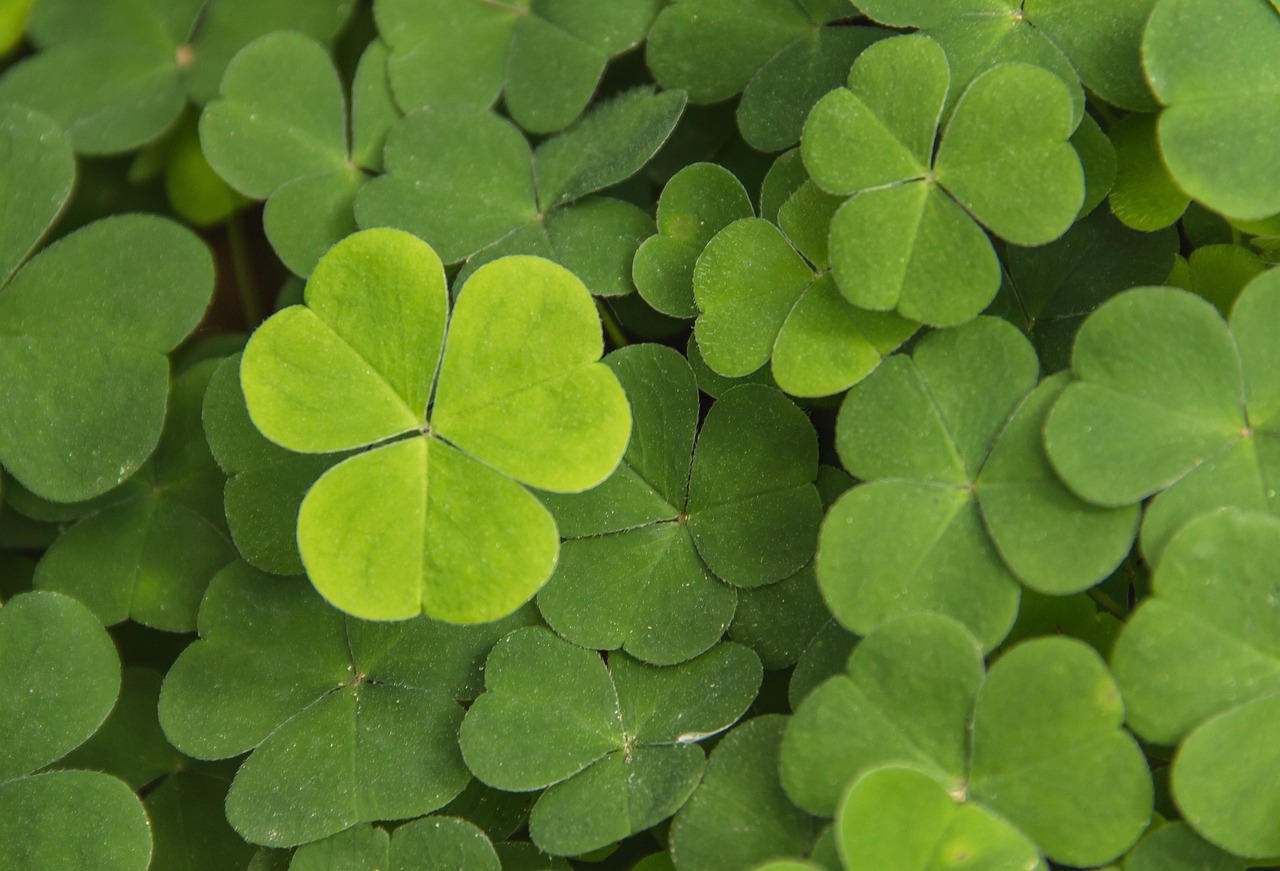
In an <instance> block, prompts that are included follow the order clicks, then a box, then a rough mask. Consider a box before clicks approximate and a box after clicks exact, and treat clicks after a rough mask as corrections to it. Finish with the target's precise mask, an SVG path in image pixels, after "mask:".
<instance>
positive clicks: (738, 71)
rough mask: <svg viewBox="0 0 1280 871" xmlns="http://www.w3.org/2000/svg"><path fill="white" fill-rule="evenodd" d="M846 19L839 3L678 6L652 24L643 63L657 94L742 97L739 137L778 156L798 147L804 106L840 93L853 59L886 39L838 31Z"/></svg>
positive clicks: (770, 0) (712, 99)
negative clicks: (656, 83) (656, 84)
mask: <svg viewBox="0 0 1280 871" xmlns="http://www.w3.org/2000/svg"><path fill="white" fill-rule="evenodd" d="M852 12H853V10H852V9H850V8H849V6H848V5H847V4H845V3H844V2H843V0H817V2H806V3H795V2H792V0H752V2H751V3H750V4H748V5H747V6H746V7H744V6H743V4H742V3H734V2H725V0H710V2H708V0H677V2H675V3H672V4H671V5H669V6H667V7H666V8H665V9H663V10H662V12H661V14H659V15H658V18H657V20H656V21H655V22H654V24H653V29H652V30H651V31H650V34H649V41H648V43H647V44H646V48H645V51H646V59H647V60H648V63H649V68H650V69H651V70H652V71H653V75H654V78H656V79H657V80H658V81H659V82H660V83H662V85H663V86H664V87H668V88H681V89H683V90H686V91H688V92H689V98H690V99H691V100H692V101H693V102H695V103H716V102H719V101H721V100H724V99H727V98H729V97H732V96H733V95H734V94H737V93H738V92H739V91H742V92H743V95H742V101H741V103H740V104H739V106H738V112H737V114H738V126H739V127H740V128H741V130H742V135H743V138H744V139H746V141H747V143H748V144H750V145H751V146H752V147H754V148H756V149H758V150H760V151H781V150H782V149H784V148H789V147H790V146H792V145H795V144H796V142H797V141H799V139H800V128H801V127H802V126H803V124H804V116H805V115H806V114H807V113H808V111H809V109H810V107H812V106H813V104H814V103H815V102H817V100H818V98H819V97H821V96H822V95H823V94H825V93H826V92H827V91H829V90H831V89H832V88H834V87H837V86H839V84H840V83H841V82H842V81H843V80H844V77H845V75H846V74H847V73H848V70H849V65H850V64H851V63H853V60H854V58H855V57H857V56H858V53H859V52H861V51H862V50H863V49H865V48H866V47H867V46H868V45H870V44H871V43H872V42H874V41H876V40H877V39H881V38H883V37H884V36H885V35H887V34H886V31H883V30H881V29H879V28H870V27H849V26H844V25H843V24H837V23H838V22H840V19H842V18H846V17H849V16H850V15H851V14H852Z"/></svg>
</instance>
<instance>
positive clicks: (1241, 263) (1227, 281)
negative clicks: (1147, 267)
mask: <svg viewBox="0 0 1280 871" xmlns="http://www.w3.org/2000/svg"><path fill="white" fill-rule="evenodd" d="M1266 270H1267V264H1266V261H1264V260H1263V259H1262V258H1261V257H1259V256H1258V255H1257V254H1255V253H1254V252H1253V251H1250V250H1249V249H1248V248H1246V247H1244V246H1243V245H1230V244H1220V245H1201V246H1200V247H1199V248H1197V249H1196V250H1194V251H1192V252H1191V254H1190V255H1189V256H1188V257H1187V258H1186V259H1185V260H1184V259H1182V258H1179V260H1178V262H1177V264H1176V265H1175V267H1174V269H1173V271H1172V272H1171V273H1170V274H1169V276H1168V278H1167V279H1166V282H1165V283H1166V284H1168V285H1170V286H1172V287H1181V288H1185V289H1186V290H1189V291H1191V292H1192V293H1195V294H1198V295H1199V296H1202V297H1204V298H1205V299H1207V300H1209V302H1211V303H1213V304H1214V306H1216V307H1217V309H1218V311H1220V312H1222V313H1223V314H1224V315H1227V314H1230V313H1231V309H1232V307H1233V306H1234V305H1235V302H1236V300H1237V299H1239V298H1240V294H1241V292H1242V291H1243V290H1244V289H1245V287H1247V286H1248V285H1249V282H1251V281H1253V279H1255V278H1257V277H1258V276H1259V275H1261V274H1262V273H1263V272H1266ZM1141 283H1142V284H1149V283H1150V282H1141Z"/></svg>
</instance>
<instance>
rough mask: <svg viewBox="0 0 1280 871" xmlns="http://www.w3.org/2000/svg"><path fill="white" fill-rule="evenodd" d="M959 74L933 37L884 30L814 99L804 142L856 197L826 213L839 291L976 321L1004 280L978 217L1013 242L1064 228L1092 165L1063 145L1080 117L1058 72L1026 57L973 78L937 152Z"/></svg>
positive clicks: (921, 314)
mask: <svg viewBox="0 0 1280 871" xmlns="http://www.w3.org/2000/svg"><path fill="white" fill-rule="evenodd" d="M952 81H953V79H952V75H951V71H950V68H949V66H948V59H947V56H946V55H945V54H944V53H943V51H942V48H941V47H940V46H939V45H938V44H937V43H936V42H934V41H933V40H931V39H929V38H928V37H926V36H921V35H910V36H900V37H895V38H894V39H888V40H884V41H882V42H879V43H877V44H875V45H873V46H871V47H870V48H869V49H867V50H866V51H865V52H863V53H862V55H860V56H859V58H858V60H857V61H856V62H855V63H854V65H853V68H852V69H851V70H850V71H849V82H848V86H847V87H845V88H840V89H837V90H835V91H832V92H831V93H830V94H828V95H827V96H825V97H823V98H822V100H820V101H819V102H818V104H817V105H816V106H815V107H814V109H813V111H812V112H811V113H810V114H809V118H808V120H807V121H806V122H805V129H804V135H803V137H802V138H801V141H800V148H801V153H802V155H803V157H804V164H805V167H806V168H807V169H808V171H809V173H810V175H811V176H812V177H813V180H814V181H815V182H817V183H818V185H819V186H820V187H822V188H823V189H824V190H826V191H828V192H830V193H832V194H838V195H841V196H850V195H852V196H850V198H849V200H848V201H847V202H846V203H845V204H844V205H843V206H841V208H840V210H839V211H838V212H837V213H836V215H835V217H834V218H833V219H832V223H831V269H832V274H833V275H834V277H835V281H836V284H837V286H838V287H839V288H840V291H841V293H843V294H844V295H845V297H846V298H847V299H848V300H849V301H850V302H852V303H853V304H855V305H857V306H860V307H862V308H869V309H877V310H894V309H896V310H897V311H898V312H900V313H901V314H902V315H903V316H905V317H908V318H911V319H913V320H918V321H922V322H924V323H927V324H931V325H934V326H948V325H954V324H959V323H963V322H964V321H967V320H969V319H971V318H973V317H974V316H976V315H977V314H978V313H979V312H981V311H982V309H983V308H985V307H986V305H987V304H988V303H989V302H991V300H992V298H993V297H994V296H995V294H996V291H997V290H998V289H999V287H1000V264H999V260H998V259H997V257H996V253H995V250H994V249H993V248H992V247H991V242H990V240H989V239H988V238H987V235H986V233H984V232H983V230H982V228H981V227H980V226H979V223H981V224H982V225H984V226H986V227H987V228H988V229H989V230H991V232H993V233H995V234H996V235H997V236H1000V237H1001V238H1003V239H1006V240H1008V241H1010V242H1013V243H1015V244H1018V245H1041V244H1044V243H1046V242H1051V241H1052V240H1054V239H1056V238H1058V237H1059V236H1061V235H1062V234H1063V233H1064V232H1066V230H1067V229H1068V228H1069V227H1070V226H1071V224H1072V223H1073V222H1074V221H1075V219H1076V216H1077V215H1078V214H1079V212H1080V207H1081V205H1082V203H1083V202H1084V172H1083V169H1082V167H1081V164H1080V158H1079V156H1078V155H1077V154H1076V151H1075V149H1074V148H1073V147H1072V146H1071V144H1070V143H1069V142H1068V140H1069V138H1070V137H1071V135H1072V133H1073V132H1074V130H1075V129H1076V125H1077V120H1078V119H1076V118H1074V117H1073V116H1072V112H1071V101H1070V99H1069V95H1068V92H1067V90H1066V88H1065V87H1064V86H1063V84H1062V82H1061V81H1060V80H1059V79H1058V78H1057V77H1056V76H1054V75H1053V74H1052V73H1049V72H1047V71H1045V70H1044V69H1041V68H1040V67H1035V66H1030V65H1028V64H1022V63H1013V64H1000V65H998V66H996V67H993V68H991V69H990V70H988V71H986V72H985V73H983V74H981V75H979V76H978V77H977V78H975V79H974V80H973V82H972V83H970V84H969V85H968V87H967V88H966V89H965V90H964V91H963V93H961V94H960V96H959V99H958V101H957V103H956V106H955V110H954V111H953V112H952V114H951V117H950V119H949V121H948V122H947V125H946V128H945V129H944V130H943V131H942V134H941V139H940V141H939V142H938V145H937V148H936V152H935V147H934V143H935V139H938V121H939V118H940V117H941V114H942V109H943V105H944V103H945V102H946V100H947V98H948V95H951V94H954V93H955V91H954V89H953V87H952ZM888 82H892V83H893V86H892V87H889V86H888V84H887V83H888Z"/></svg>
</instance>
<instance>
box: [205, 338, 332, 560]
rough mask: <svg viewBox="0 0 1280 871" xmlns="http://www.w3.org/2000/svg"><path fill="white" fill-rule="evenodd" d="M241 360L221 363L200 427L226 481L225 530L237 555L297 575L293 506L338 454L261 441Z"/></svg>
mask: <svg viewBox="0 0 1280 871" xmlns="http://www.w3.org/2000/svg"><path fill="white" fill-rule="evenodd" d="M240 360H241V355H240V354H236V355H235V356H233V357H230V358H228V359H227V360H225V361H223V362H222V363H221V364H220V365H219V366H218V369H217V371H216V372H214V373H213V377H212V378H211V379H210V381H209V389H208V390H207V392H206V393H205V397H204V408H203V418H204V428H205V435H206V436H207V438H208V441H209V448H210V450H211V451H212V452H213V456H214V459H216V460H217V461H218V464H219V465H220V466H221V467H222V470H223V472H225V473H226V474H227V475H228V476H229V478H228V480H227V482H226V486H225V489H224V490H223V501H224V503H225V506H226V517H227V521H226V522H227V526H228V527H229V530H230V533H231V539H232V541H234V542H235V546H236V550H238V551H239V553H240V556H241V557H243V558H244V560H245V561H246V562H248V563H249V564H250V565H252V566H253V567H254V568H258V569H262V570H263V571H267V572H272V573H273V574H278V575H299V574H302V557H300V556H299V555H298V542H297V532H298V507H299V506H300V505H301V504H302V499H303V497H304V496H306V495H307V491H308V490H310V489H311V487H312V486H313V485H314V484H315V482H316V481H317V480H318V479H319V478H320V476H321V475H323V474H324V473H325V472H326V471H328V470H329V469H330V468H332V467H333V465H334V464H335V463H337V462H338V461H339V460H341V459H343V455H341V454H339V455H336V456H335V455H329V454H298V453H294V452H293V451H288V450H285V449H284V448H282V447H280V446H279V445H276V444H275V443H273V442H271V441H269V440H268V439H266V438H265V437H264V436H263V435H262V433H260V432H258V429H257V427H255V426H254V425H253V421H252V420H250V419H249V409H248V408H247V407H246V406H245V402H244V391H243V390H242V389H241V387H240Z"/></svg>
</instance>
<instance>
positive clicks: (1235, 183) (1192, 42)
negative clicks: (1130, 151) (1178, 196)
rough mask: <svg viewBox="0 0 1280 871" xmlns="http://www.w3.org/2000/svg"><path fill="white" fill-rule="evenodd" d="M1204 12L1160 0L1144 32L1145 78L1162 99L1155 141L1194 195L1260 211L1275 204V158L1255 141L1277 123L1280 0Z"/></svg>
mask: <svg viewBox="0 0 1280 871" xmlns="http://www.w3.org/2000/svg"><path fill="white" fill-rule="evenodd" d="M1202 12H1203V9H1202V8H1201V7H1200V6H1199V5H1198V4H1197V3H1195V2H1189V0H1159V2H1158V3H1156V5H1155V8H1154V9H1153V10H1152V12H1151V20H1150V21H1149V22H1148V23H1147V28H1146V32H1145V34H1144V36H1143V41H1142V57H1143V62H1144V64H1145V65H1146V70H1147V78H1148V79H1149V80H1150V82H1151V89H1152V90H1153V91H1154V92H1155V94H1156V96H1157V97H1158V98H1159V99H1160V102H1161V103H1163V104H1164V105H1165V109H1164V110H1163V111H1162V112H1161V113H1160V125H1159V134H1160V150H1161V153H1162V155H1163V157H1164V162H1165V163H1166V164H1167V165H1168V167H1169V171H1170V172H1171V173H1172V174H1173V177H1174V179H1175V180H1176V181H1177V183H1178V185H1179V187H1181V188H1182V189H1183V190H1185V191H1186V192H1187V193H1189V194H1190V195H1191V196H1193V197H1195V198H1196V199H1198V200H1200V201H1202V202H1203V203H1204V204H1205V205H1207V206H1209V207H1210V208H1212V209H1215V210H1217V211H1220V212H1223V213H1225V214H1227V215H1230V216H1232V217H1234V218H1245V219H1251V220H1256V219H1259V218H1265V217H1268V216H1270V215H1273V214H1275V213H1277V212H1280V164H1277V158H1276V157H1275V155H1274V153H1272V152H1271V151H1269V150H1268V149H1265V148H1257V147H1256V143H1258V142H1261V141H1263V140H1264V139H1265V138H1266V136H1267V135H1268V134H1267V133H1266V131H1267V130H1270V129H1272V128H1273V127H1274V126H1275V125H1276V124H1277V123H1280V95H1278V94H1277V92H1276V88H1275V84H1274V83H1275V79H1276V77H1277V76H1280V9H1277V8H1275V7H1274V6H1273V7H1271V8H1268V7H1267V4H1265V3H1260V2H1257V0H1224V2H1223V3H1221V4H1220V5H1218V6H1215V7H1214V14H1213V15H1211V16H1205V15H1203V14H1202ZM1260 137H1261V138H1260Z"/></svg>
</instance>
